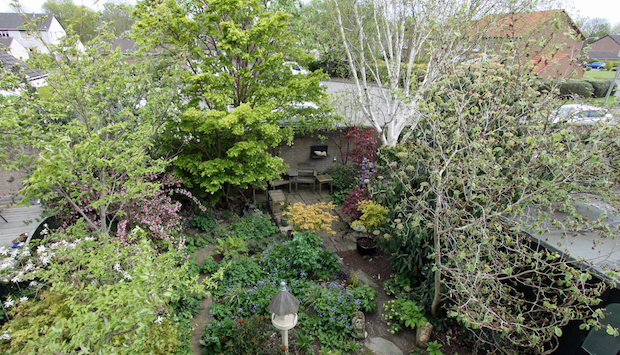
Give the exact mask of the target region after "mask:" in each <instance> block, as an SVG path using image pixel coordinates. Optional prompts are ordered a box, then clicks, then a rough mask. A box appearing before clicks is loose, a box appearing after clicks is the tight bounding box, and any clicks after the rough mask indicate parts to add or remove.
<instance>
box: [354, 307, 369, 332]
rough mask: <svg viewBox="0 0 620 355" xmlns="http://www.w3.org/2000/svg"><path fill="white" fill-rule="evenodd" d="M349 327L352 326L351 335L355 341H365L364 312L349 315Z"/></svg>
mask: <svg viewBox="0 0 620 355" xmlns="http://www.w3.org/2000/svg"><path fill="white" fill-rule="evenodd" d="M351 325H353V335H354V336H355V339H366V337H367V336H368V333H367V332H366V317H365V316H364V312H359V311H358V312H353V314H352V315H351Z"/></svg>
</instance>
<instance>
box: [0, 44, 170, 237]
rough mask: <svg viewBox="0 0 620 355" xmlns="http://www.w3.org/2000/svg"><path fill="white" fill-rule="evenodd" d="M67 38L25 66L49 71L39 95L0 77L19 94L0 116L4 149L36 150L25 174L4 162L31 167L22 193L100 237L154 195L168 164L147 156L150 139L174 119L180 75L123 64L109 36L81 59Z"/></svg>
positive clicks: (148, 65) (147, 64) (163, 159)
mask: <svg viewBox="0 0 620 355" xmlns="http://www.w3.org/2000/svg"><path fill="white" fill-rule="evenodd" d="M71 40H73V39H72V38H70V37H66V38H64V39H63V43H61V45H60V46H59V47H57V48H55V49H54V50H53V51H52V53H51V54H50V55H41V54H39V55H35V56H34V57H33V58H31V60H30V61H29V65H31V66H32V67H35V68H39V70H41V71H42V72H48V73H49V75H48V77H47V79H46V80H47V83H48V86H46V87H45V88H44V89H42V90H40V92H39V91H35V90H34V89H33V88H31V87H28V85H27V84H22V83H20V82H19V81H17V80H12V78H11V77H12V76H10V75H5V76H4V77H3V83H5V84H7V85H9V86H11V87H12V89H16V90H18V91H20V92H21V94H20V95H17V96H15V97H13V98H12V99H11V100H10V102H7V103H6V104H5V106H4V109H3V111H2V115H1V116H0V120H1V122H2V123H1V125H2V126H3V127H4V132H3V136H4V137H6V138H7V139H6V140H3V144H4V145H6V146H9V147H19V146H22V147H32V148H34V149H35V150H36V151H38V152H39V154H38V157H37V161H36V163H35V164H34V165H33V166H31V167H24V166H23V162H20V161H15V159H11V157H7V158H8V159H10V160H11V162H12V163H13V164H12V165H13V166H16V164H18V163H19V164H21V166H20V167H21V168H30V169H31V170H30V174H29V177H28V179H27V180H26V181H25V187H24V190H23V191H22V192H23V193H24V194H26V195H28V196H31V197H34V198H37V199H43V200H47V201H50V202H56V203H57V208H58V209H57V212H58V211H60V210H62V209H63V208H65V207H68V208H69V209H70V210H73V211H75V212H76V213H78V214H79V216H81V217H82V218H84V220H85V221H86V222H87V224H88V225H89V227H90V228H91V229H92V230H94V231H97V232H98V233H101V234H104V235H107V234H108V233H109V232H110V229H111V228H112V226H113V225H114V223H115V222H118V221H120V220H122V218H123V217H124V216H125V215H126V214H127V208H128V207H129V205H130V201H132V200H133V199H139V198H143V197H146V196H150V197H153V196H154V195H155V194H156V191H157V190H158V188H157V187H158V186H159V185H158V184H157V183H155V182H153V181H152V180H151V179H149V177H152V176H153V175H156V174H159V173H162V172H163V171H164V169H165V168H166V166H167V165H168V164H169V159H167V158H166V157H164V156H158V155H157V154H154V152H155V150H156V149H157V147H156V146H155V145H154V143H155V137H157V136H158V135H159V134H160V133H161V130H162V126H163V124H164V118H170V116H174V115H175V111H174V109H175V106H174V105H173V102H174V101H173V100H174V98H175V97H176V95H175V93H176V90H177V85H178V84H179V77H178V75H177V74H176V73H175V71H174V68H175V67H174V66H167V67H165V66H156V65H155V63H153V62H152V61H151V60H149V59H148V58H143V59H144V60H141V61H139V62H138V63H137V64H135V65H129V64H128V63H127V62H126V61H125V58H124V57H123V55H122V54H121V53H120V51H119V50H117V51H112V50H111V49H110V42H111V41H112V39H111V38H104V37H101V38H98V39H96V40H94V41H93V42H92V43H91V45H89V46H87V48H86V51H85V52H81V51H79V50H78V49H76V48H75V47H74V46H67V45H64V44H67V43H71V42H70V41H71ZM63 45H64V46H63ZM24 85H25V86H24ZM13 158H17V159H19V158H20V156H15V157H13Z"/></svg>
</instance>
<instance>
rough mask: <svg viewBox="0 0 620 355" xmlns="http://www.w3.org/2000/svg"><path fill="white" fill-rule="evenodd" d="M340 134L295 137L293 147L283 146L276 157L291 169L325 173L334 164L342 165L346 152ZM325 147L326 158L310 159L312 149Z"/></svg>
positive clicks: (345, 146)
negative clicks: (313, 170) (281, 159)
mask: <svg viewBox="0 0 620 355" xmlns="http://www.w3.org/2000/svg"><path fill="white" fill-rule="evenodd" d="M340 135H341V132H340V131H339V130H336V131H316V132H313V133H309V134H306V135H304V136H296V137H295V139H294V140H293V145H291V146H287V145H283V146H281V147H280V148H279V152H276V153H277V155H278V156H279V157H281V158H283V159H284V163H285V164H288V165H289V166H290V167H291V168H292V169H315V170H316V171H317V172H319V173H322V172H325V171H326V170H327V169H328V168H329V167H330V166H332V165H334V164H342V163H343V161H342V155H343V153H346V152H347V151H348V144H347V142H345V141H343V140H342V139H341V138H340ZM317 146H327V156H326V157H314V158H313V157H312V150H313V149H312V147H317Z"/></svg>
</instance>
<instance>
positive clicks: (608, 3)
mask: <svg viewBox="0 0 620 355" xmlns="http://www.w3.org/2000/svg"><path fill="white" fill-rule="evenodd" d="M19 1H20V2H21V4H22V5H23V7H24V9H26V10H27V12H41V5H43V3H44V2H45V0H19ZM10 2H11V0H0V12H11V8H10V6H9V4H10ZM73 2H74V3H75V4H77V5H86V6H89V7H91V8H93V9H95V10H100V9H101V7H102V4H103V3H105V2H127V3H132V4H135V2H136V0H127V1H122V0H73ZM564 4H565V6H564V9H566V10H567V12H568V13H569V15H571V18H572V19H573V20H577V18H578V17H589V18H595V17H602V18H606V19H607V20H608V21H609V22H610V23H611V24H612V26H613V25H616V24H618V23H620V1H619V0H602V1H598V0H566V1H564Z"/></svg>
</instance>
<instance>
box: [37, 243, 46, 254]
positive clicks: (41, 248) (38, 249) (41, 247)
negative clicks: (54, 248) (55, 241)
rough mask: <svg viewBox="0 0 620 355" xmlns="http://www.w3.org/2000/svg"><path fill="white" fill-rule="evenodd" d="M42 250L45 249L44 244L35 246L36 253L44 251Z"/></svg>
mask: <svg viewBox="0 0 620 355" xmlns="http://www.w3.org/2000/svg"><path fill="white" fill-rule="evenodd" d="M44 251H45V245H39V246H38V247H37V253H39V254H40V253H42V252H44Z"/></svg>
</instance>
